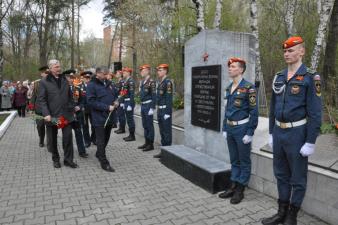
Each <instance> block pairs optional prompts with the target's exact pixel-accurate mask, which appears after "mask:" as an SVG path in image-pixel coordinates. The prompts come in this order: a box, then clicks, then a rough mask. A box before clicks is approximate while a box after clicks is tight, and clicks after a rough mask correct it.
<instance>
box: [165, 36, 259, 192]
mask: <svg viewBox="0 0 338 225" xmlns="http://www.w3.org/2000/svg"><path fill="white" fill-rule="evenodd" d="M254 41H255V38H254V36H253V35H251V34H248V33H238V32H229V31H219V30H204V31H202V32H200V33H199V34H198V35H196V36H195V37H193V38H192V39H190V40H189V41H188V42H187V43H186V44H185V57H184V61H185V66H184V93H185V96H184V105H185V108H184V136H185V139H184V145H173V146H167V147H161V152H162V159H161V161H162V163H163V164H164V165H166V166H167V167H169V168H171V169H173V170H174V171H176V172H177V173H179V174H181V175H182V176H183V177H185V178H187V179H189V180H190V181H192V182H193V183H195V184H197V185H199V186H201V187H203V188H204V189H206V190H208V191H209V192H212V193H215V192H218V191H221V190H222V189H224V188H225V187H226V186H227V185H228V184H229V175H230V162H229V153H228V149H227V146H226V142H225V139H224V137H223V136H222V126H223V117H224V106H225V101H224V93H225V88H226V87H227V86H228V85H229V84H230V80H229V77H228V72H227V71H228V68H227V64H226V63H227V61H228V59H229V58H230V57H233V56H235V57H241V58H243V59H245V60H246V62H247V70H246V72H245V74H244V77H245V79H247V80H249V81H251V82H253V83H254V79H255V54H254V50H253V49H254Z"/></svg>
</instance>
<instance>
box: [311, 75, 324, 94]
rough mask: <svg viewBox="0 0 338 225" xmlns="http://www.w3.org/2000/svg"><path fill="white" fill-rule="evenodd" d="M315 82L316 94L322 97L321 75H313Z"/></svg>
mask: <svg viewBox="0 0 338 225" xmlns="http://www.w3.org/2000/svg"><path fill="white" fill-rule="evenodd" d="M313 80H314V83H315V89H316V95H317V96H318V97H320V96H321V95H322V93H321V82H320V76H319V75H318V74H317V75H315V76H314V77H313Z"/></svg>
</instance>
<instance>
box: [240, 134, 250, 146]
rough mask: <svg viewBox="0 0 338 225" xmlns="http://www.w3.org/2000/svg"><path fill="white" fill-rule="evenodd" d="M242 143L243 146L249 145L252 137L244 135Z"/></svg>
mask: <svg viewBox="0 0 338 225" xmlns="http://www.w3.org/2000/svg"><path fill="white" fill-rule="evenodd" d="M242 141H243V143H244V144H245V145H247V144H249V143H250V142H252V136H249V135H244V137H243V139H242Z"/></svg>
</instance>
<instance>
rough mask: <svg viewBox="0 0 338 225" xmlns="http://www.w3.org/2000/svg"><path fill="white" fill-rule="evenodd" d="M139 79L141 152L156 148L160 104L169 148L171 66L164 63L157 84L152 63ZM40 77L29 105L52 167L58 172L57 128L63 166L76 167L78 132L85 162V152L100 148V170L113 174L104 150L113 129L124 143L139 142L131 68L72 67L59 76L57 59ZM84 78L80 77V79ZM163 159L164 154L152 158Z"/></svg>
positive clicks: (164, 141)
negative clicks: (120, 135)
mask: <svg viewBox="0 0 338 225" xmlns="http://www.w3.org/2000/svg"><path fill="white" fill-rule="evenodd" d="M139 70H140V75H141V82H140V92H139V95H140V100H141V102H140V103H141V114H142V125H143V128H144V137H145V142H144V144H143V145H141V146H139V147H138V148H139V149H142V150H143V151H151V150H154V144H153V143H154V135H155V134H154V125H153V114H154V112H155V109H156V106H157V108H158V109H157V118H158V122H159V129H160V135H161V144H162V146H167V145H171V139H172V137H171V123H172V120H171V115H172V82H171V80H170V79H169V78H168V77H167V74H168V71H169V65H167V64H160V65H159V66H158V67H157V68H156V70H157V74H158V82H157V83H156V82H155V81H154V80H153V79H152V78H151V74H150V72H151V67H150V65H148V64H145V65H142V66H140V68H139ZM39 71H40V75H41V79H39V80H36V81H34V84H35V85H34V88H33V91H32V97H31V100H30V105H33V106H34V112H35V120H36V125H37V130H38V134H39V146H40V147H44V146H45V143H44V142H45V141H44V140H45V136H47V149H48V151H49V152H51V153H52V160H53V165H54V167H55V168H60V167H61V163H60V155H59V152H58V149H57V133H58V129H61V130H62V147H63V150H64V165H65V166H69V167H71V168H77V167H78V165H77V164H76V163H75V162H74V161H73V158H74V149H73V138H72V134H73V132H72V131H74V134H75V140H76V146H77V149H78V153H79V156H80V157H83V158H87V157H88V154H87V152H86V148H88V147H90V146H91V145H92V144H93V145H96V146H97V151H96V157H97V159H98V161H99V162H100V165H101V168H102V169H103V170H105V171H109V172H114V171H115V170H114V168H113V167H112V166H111V165H110V163H109V160H108V159H107V157H106V147H107V144H108V141H109V138H110V135H111V131H112V129H113V128H116V130H114V132H115V133H116V134H124V133H126V131H127V130H126V126H128V131H129V135H128V136H126V137H124V138H123V140H124V141H126V142H130V141H135V140H136V138H135V121H134V108H135V81H134V79H133V78H132V72H133V70H132V69H131V68H129V67H124V68H123V69H122V70H118V71H116V73H115V74H113V73H112V72H111V71H110V70H109V69H108V68H106V67H97V68H96V69H95V72H92V71H83V72H78V73H77V71H75V70H73V69H69V70H65V71H63V72H62V73H61V65H60V62H59V61H58V60H50V61H49V63H48V65H47V66H44V67H41V68H40V69H39ZM79 77H80V79H78V78H79ZM154 157H155V158H160V157H161V155H160V154H156V155H154Z"/></svg>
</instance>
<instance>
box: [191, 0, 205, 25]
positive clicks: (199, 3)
mask: <svg viewBox="0 0 338 225" xmlns="http://www.w3.org/2000/svg"><path fill="white" fill-rule="evenodd" d="M192 2H193V3H194V4H195V6H196V15H197V30H198V31H202V30H205V23H204V2H203V0H192Z"/></svg>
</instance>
